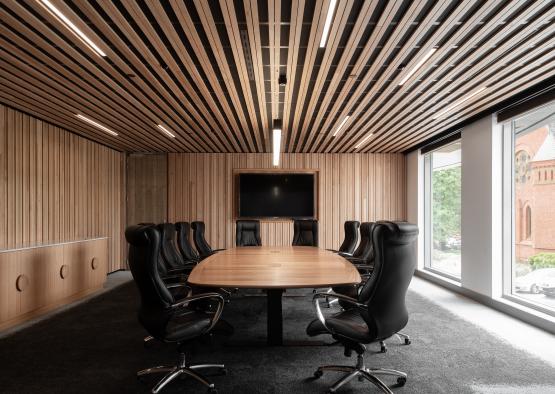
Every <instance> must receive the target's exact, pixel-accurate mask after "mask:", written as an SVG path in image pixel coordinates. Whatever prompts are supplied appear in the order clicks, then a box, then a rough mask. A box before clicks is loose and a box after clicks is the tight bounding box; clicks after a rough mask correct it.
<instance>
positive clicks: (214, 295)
mask: <svg viewBox="0 0 555 394" xmlns="http://www.w3.org/2000/svg"><path fill="white" fill-rule="evenodd" d="M206 299H212V300H215V301H217V302H218V307H217V309H216V312H214V316H212V319H211V320H210V325H209V326H208V328H207V329H206V332H209V331H210V330H211V329H212V328H214V326H215V325H216V323H217V322H218V320H219V319H220V316H221V314H222V312H223V309H224V303H225V300H224V297H222V295H221V294H218V293H202V294H195V295H192V296H190V297H187V298H185V299H184V300H181V301H179V302H176V303H175V304H172V305H171V306H170V308H171V309H178V308H185V307H188V306H189V304H190V303H191V302H194V301H199V300H206Z"/></svg>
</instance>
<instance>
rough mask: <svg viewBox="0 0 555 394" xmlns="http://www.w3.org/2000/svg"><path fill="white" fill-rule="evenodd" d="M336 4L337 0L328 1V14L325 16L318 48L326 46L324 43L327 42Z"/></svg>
mask: <svg viewBox="0 0 555 394" xmlns="http://www.w3.org/2000/svg"><path fill="white" fill-rule="evenodd" d="M336 3H337V0H330V4H329V6H328V14H327V15H326V22H325V23H324V31H323V32H322V38H321V39H320V48H323V47H325V46H326V41H327V40H328V35H329V34H330V26H331V19H332V17H333V13H334V12H335V5H336Z"/></svg>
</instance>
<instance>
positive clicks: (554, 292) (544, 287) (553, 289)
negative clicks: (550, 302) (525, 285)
mask: <svg viewBox="0 0 555 394" xmlns="http://www.w3.org/2000/svg"><path fill="white" fill-rule="evenodd" d="M539 288H540V292H542V293H543V294H545V295H546V296H548V297H555V275H554V276H553V277H551V278H547V279H546V280H544V281H542V282H541V283H540V286H539Z"/></svg>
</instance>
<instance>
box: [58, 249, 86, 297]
mask: <svg viewBox="0 0 555 394" xmlns="http://www.w3.org/2000/svg"><path fill="white" fill-rule="evenodd" d="M63 260H64V264H63V265H64V267H63V274H62V276H63V277H64V278H63V280H64V292H65V296H66V297H69V296H72V295H74V294H77V293H79V292H82V291H83V290H85V289H87V287H88V283H89V279H88V272H87V270H86V267H85V263H84V262H85V261H86V260H87V247H86V243H85V242H76V243H70V244H65V245H64V259H63Z"/></svg>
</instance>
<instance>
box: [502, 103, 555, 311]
mask: <svg viewBox="0 0 555 394" xmlns="http://www.w3.org/2000/svg"><path fill="white" fill-rule="evenodd" d="M513 132H514V133H515V139H514V152H513V153H514V162H513V163H514V164H513V169H514V174H513V178H514V180H513V183H514V196H513V197H514V198H513V201H514V204H513V215H514V234H513V239H514V260H513V266H512V293H513V295H516V296H519V297H522V298H525V299H526V300H528V301H531V302H533V303H536V304H539V305H541V306H544V307H548V308H551V309H555V103H552V104H550V105H547V106H544V107H542V108H539V109H538V110H536V111H534V112H532V113H529V114H527V115H525V116H523V117H521V118H518V119H516V120H514V121H513Z"/></svg>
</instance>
